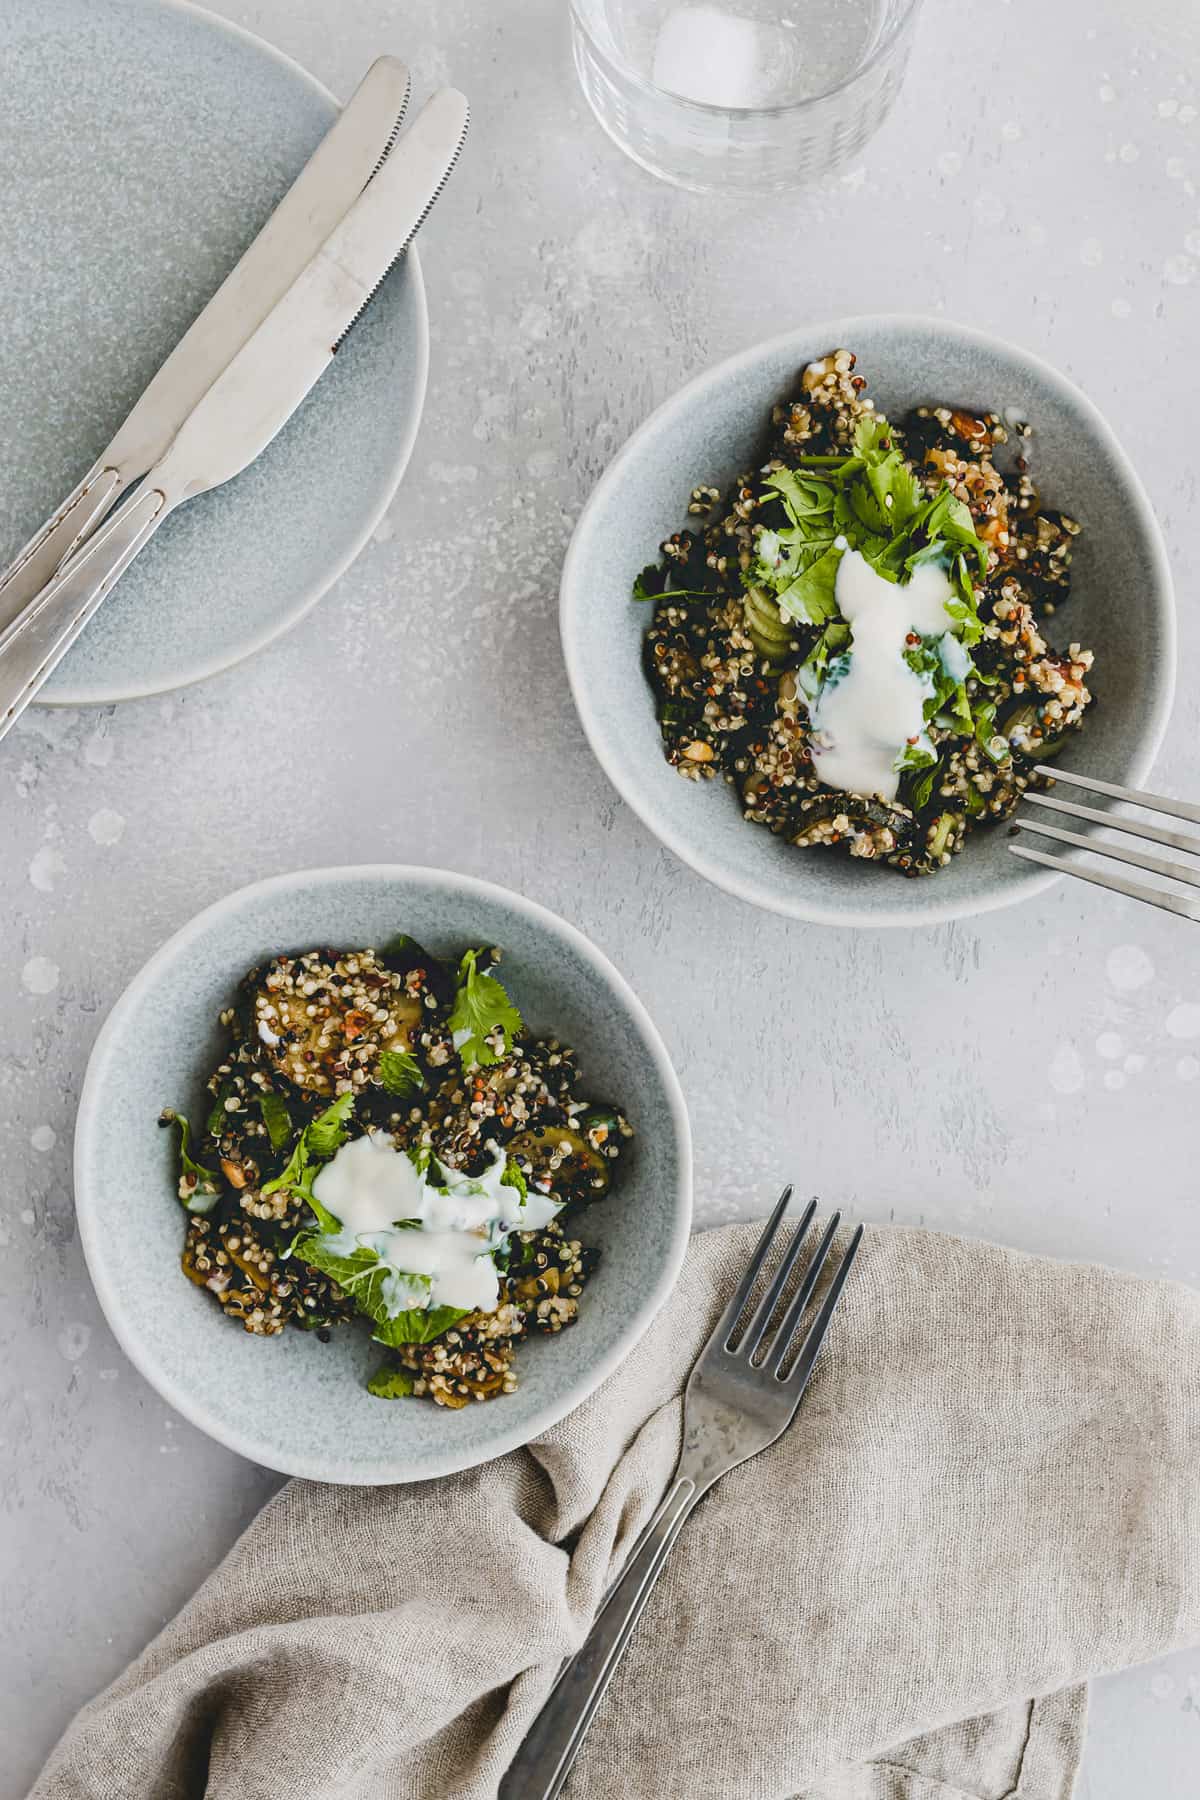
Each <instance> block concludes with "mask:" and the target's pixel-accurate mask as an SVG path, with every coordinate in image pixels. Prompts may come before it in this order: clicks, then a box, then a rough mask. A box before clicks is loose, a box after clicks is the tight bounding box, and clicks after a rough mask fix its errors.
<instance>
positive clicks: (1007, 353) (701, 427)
mask: <svg viewBox="0 0 1200 1800" xmlns="http://www.w3.org/2000/svg"><path fill="white" fill-rule="evenodd" d="M843 345H844V346H846V347H847V348H849V349H851V350H854V351H857V353H858V357H859V366H860V368H861V370H862V373H863V374H864V375H866V377H867V379H868V382H869V384H870V390H869V391H870V393H871V394H872V395H873V397H874V399H875V401H876V404H877V405H878V406H879V407H880V409H881V410H882V411H884V412H890V413H893V414H897V413H900V412H901V411H903V410H904V409H905V408H906V407H909V406H913V405H915V404H918V403H919V402H921V401H925V400H931V399H932V400H950V401H959V402H961V403H963V404H965V405H968V406H974V407H979V408H987V409H990V410H993V411H1001V410H1007V409H1009V408H1012V409H1015V411H1016V413H1017V414H1019V415H1020V416H1021V417H1023V418H1026V419H1028V420H1029V421H1030V422H1031V423H1032V425H1033V427H1034V438H1033V449H1032V457H1033V472H1034V475H1035V478H1036V480H1037V481H1038V484H1039V486H1040V487H1041V489H1042V491H1043V493H1044V494H1045V496H1046V498H1047V500H1048V502H1049V503H1050V504H1051V505H1053V506H1058V507H1061V508H1062V510H1063V511H1064V512H1068V513H1070V514H1072V515H1073V516H1074V517H1075V518H1077V519H1079V520H1080V521H1081V522H1082V524H1083V527H1084V533H1083V535H1082V537H1081V538H1080V540H1079V545H1078V551H1077V557H1076V562H1075V586H1074V597H1073V598H1072V600H1071V601H1070V603H1069V605H1068V606H1066V607H1064V608H1062V609H1061V610H1060V612H1059V613H1058V615H1057V616H1056V617H1055V619H1054V620H1053V625H1052V629H1053V636H1054V639H1055V640H1056V641H1059V640H1061V641H1062V642H1064V643H1065V642H1067V641H1069V640H1071V639H1078V640H1079V641H1080V642H1081V643H1083V644H1087V645H1091V646H1092V648H1094V650H1095V652H1096V666H1095V670H1094V680H1093V682H1092V684H1091V685H1092V687H1093V691H1094V693H1095V696H1096V705H1095V711H1094V713H1093V714H1092V715H1091V717H1090V718H1089V722H1088V725H1087V727H1086V728H1085V730H1084V731H1083V733H1082V734H1081V736H1080V738H1079V739H1078V741H1077V742H1076V743H1073V744H1072V746H1071V748H1070V750H1069V752H1068V753H1067V754H1068V757H1069V762H1070V766H1071V767H1072V768H1075V769H1079V770H1080V771H1081V772H1083V773H1087V774H1092V775H1099V776H1102V777H1105V778H1107V779H1108V780H1110V781H1118V782H1125V783H1129V784H1134V785H1136V784H1137V783H1139V782H1141V781H1143V780H1144V779H1145V777H1146V775H1147V774H1148V772H1149V769H1150V766H1151V763H1152V762H1153V760H1154V755H1155V752H1156V751H1157V749H1158V745H1159V742H1160V740H1161V738H1162V734H1163V731H1164V729H1165V727H1166V722H1167V717H1168V714H1169V712H1170V706H1171V697H1172V693H1173V690H1174V681H1175V617H1174V602H1173V598H1172V591H1171V577H1170V571H1169V569H1168V566H1167V558H1166V552H1165V550H1164V548H1163V542H1162V536H1161V533H1160V531H1159V529H1158V525H1157V523H1156V521H1155V518H1154V515H1153V513H1152V512H1151V510H1150V505H1149V502H1148V501H1147V499H1146V495H1145V493H1144V491H1143V489H1142V486H1141V483H1140V482H1139V480H1138V478H1137V476H1136V475H1135V474H1134V471H1133V469H1132V467H1131V466H1130V463H1129V460H1128V458H1127V457H1126V456H1125V454H1124V452H1123V451H1122V449H1121V447H1120V445H1119V444H1118V443H1117V441H1116V439H1115V438H1114V437H1113V434H1112V432H1111V431H1110V430H1109V428H1108V426H1107V425H1106V424H1105V422H1104V420H1103V419H1102V418H1101V417H1100V414H1099V413H1098V412H1097V411H1096V409H1095V407H1094V406H1093V405H1092V404H1091V402H1090V401H1089V400H1086V399H1085V398H1084V396H1083V395H1082V394H1081V393H1080V392H1079V391H1078V389H1077V388H1075V387H1073V386H1072V385H1071V383H1070V382H1068V381H1066V380H1064V378H1063V377H1062V376H1061V375H1058V374H1056V373H1055V371H1054V370H1053V369H1051V368H1049V367H1047V365H1046V364H1045V363H1043V362H1040V361H1039V360H1038V359H1037V358H1036V357H1034V356H1031V355H1029V354H1028V352H1027V351H1024V350H1019V349H1016V348H1015V347H1014V346H1013V345H1011V344H1004V343H1001V342H1000V341H999V340H998V339H996V338H991V337H986V336H984V334H983V333H981V332H978V331H968V330H966V329H964V328H963V327H962V326H958V325H949V324H946V323H945V322H944V321H942V320H939V319H922V318H897V317H884V318H862V319H834V320H831V321H827V322H826V323H824V324H817V325H809V326H804V327H803V328H802V329H798V330H795V331H791V332H788V333H787V335H786V336H784V337H778V338H774V339H772V340H771V342H770V343H767V344H760V345H757V346H756V347H755V348H754V349H752V350H747V351H744V352H743V353H742V354H741V355H740V356H735V357H732V358H731V359H730V360H729V361H728V362H724V363H721V364H719V365H718V367H717V368H715V369H710V370H709V371H708V372H707V373H706V374H704V375H701V376H699V377H698V378H697V379H696V380H695V381H693V382H691V383H690V384H689V385H688V386H687V387H685V388H684V389H683V390H682V392H681V393H678V394H676V395H675V397H674V399H672V400H668V401H667V402H666V404H665V405H664V406H661V407H660V408H659V409H658V411H657V412H656V413H654V414H652V416H651V417H650V418H649V419H648V420H647V421H646V423H645V424H644V425H643V426H642V427H641V429H640V430H638V431H636V432H635V433H634V435H633V436H632V437H631V438H630V440H629V442H628V443H627V444H626V445H625V447H624V448H623V449H622V450H621V451H620V452H619V453H618V455H617V456H616V458H615V459H614V461H613V463H612V464H611V466H610V467H609V469H608V470H607V471H606V473H605V474H604V476H603V478H602V479H601V481H600V483H599V484H598V486H597V487H596V490H595V492H594V493H593V494H592V496H591V498H590V499H589V501H588V503H587V506H586V507H585V508H584V511H583V514H582V516H581V518H580V520H579V523H578V525H577V526H576V529H575V535H574V537H573V538H572V540H571V546H570V549H569V551H568V554H567V559H566V564H565V566H564V569H563V580H562V609H561V621H562V637H563V650H564V654H565V656H566V663H567V671H568V674H569V676H570V680H571V687H572V690H573V692H574V695H575V704H576V706H577V707H578V709H579V715H580V718H581V719H582V721H583V727H584V730H585V731H586V732H587V735H588V737H589V739H590V740H591V745H592V748H593V750H594V751H595V753H596V755H597V757H598V758H599V760H600V762H601V764H602V765H603V767H604V769H605V772H606V773H607V775H608V777H609V779H610V780H611V781H612V783H613V785H614V787H616V788H617V790H618V792H619V793H620V794H621V795H622V796H623V797H624V798H625V799H626V800H627V801H628V802H629V804H630V806H632V807H633V809H634V811H635V812H636V813H638V815H639V816H640V817H641V818H642V820H643V821H644V822H645V823H646V824H647V825H648V826H649V827H650V829H651V830H652V831H653V832H655V833H656V834H657V835H658V836H659V837H660V838H661V839H662V841H663V842H664V843H665V844H667V845H669V846H670V848H671V849H672V850H674V851H675V853H676V854H677V855H678V856H681V857H682V858H683V859H684V861H685V862H688V863H690V864H691V866H692V867H693V868H694V869H696V870H698V871H699V873H700V874H701V875H705V876H707V877H708V879H709V880H710V881H713V882H715V883H716V884H717V886H718V887H722V888H725V889H726V890H727V891H728V892H729V893H731V894H736V895H738V896H739V897H740V898H741V899H743V900H750V901H752V902H753V903H754V904H755V905H756V906H763V907H767V908H768V909H769V910H770V911H772V912H779V913H785V914H788V915H790V916H791V917H792V918H797V919H814V920H817V921H819V922H821V923H824V924H834V925H916V924H927V923H931V922H933V921H936V920H942V919H954V918H961V917H963V916H964V915H966V914H968V913H979V912H987V911H990V910H991V909H992V908H993V907H997V906H1006V905H1008V904H1009V903H1010V902H1012V901H1014V900H1023V899H1028V898H1029V897H1030V896H1032V895H1034V894H1037V893H1040V892H1042V891H1043V890H1044V889H1045V888H1046V887H1047V886H1049V885H1050V883H1051V882H1053V881H1054V880H1056V879H1058V878H1057V877H1056V876H1054V875H1052V874H1048V873H1044V872H1042V871H1040V870H1038V871H1035V870H1034V869H1033V868H1032V867H1031V866H1030V865H1029V864H1027V863H1023V862H1021V861H1020V860H1019V859H1018V858H1017V857H1015V856H1010V855H1009V853H1008V851H1007V849H1006V848H1005V837H1004V833H1003V832H1000V831H996V832H981V833H978V834H976V836H975V837H974V839H973V840H972V841H969V842H968V844H967V846H966V849H965V850H964V852H963V854H962V855H961V856H958V857H955V859H954V861H953V863H952V864H951V865H950V867H948V868H947V869H945V870H943V871H942V872H941V873H940V874H939V875H936V876H933V877H927V878H925V879H922V880H913V881H906V880H905V879H904V878H903V877H902V876H900V875H899V874H898V873H897V872H895V871H894V870H890V869H887V868H883V867H876V866H864V865H863V864H862V863H858V862H851V861H850V860H849V859H847V858H842V857H838V856H833V855H830V854H827V853H824V852H821V851H819V850H810V851H807V852H802V851H797V850H795V849H794V848H792V847H791V846H789V845H787V844H785V843H783V842H781V841H780V840H779V839H778V838H775V837H772V835H771V834H770V832H768V831H766V830H764V829H763V828H762V827H757V826H750V825H747V824H746V823H745V822H744V821H743V819H742V816H741V812H740V809H739V807H738V804H737V801H736V799H735V797H734V795H733V794H732V793H731V792H730V791H729V790H728V789H727V788H726V787H725V786H724V784H717V783H712V784H709V783H705V784H703V785H697V784H695V783H692V782H685V781H683V780H681V779H680V777H679V776H678V775H677V774H676V773H675V771H674V770H673V769H672V768H670V767H669V765H668V764H667V763H666V762H665V761H664V759H663V755H662V748H661V742H660V738H659V731H658V725H657V722H656V719H655V715H654V705H653V700H652V696H651V691H650V688H649V686H648V685H647V682H646V679H645V676H644V674H643V672H642V667H641V642H642V634H643V631H644V629H645V626H646V623H647V619H646V608H645V607H644V606H643V605H638V604H635V603H633V602H632V601H631V600H630V597H629V591H630V585H631V583H632V581H633V578H634V576H635V575H636V574H637V572H638V570H639V569H641V568H642V566H643V565H644V564H645V563H647V562H650V561H652V560H653V559H654V557H655V554H656V551H657V547H658V545H659V543H660V542H661V541H662V539H663V538H665V537H667V536H668V535H669V534H670V533H671V532H673V531H677V530H679V529H680V527H681V526H682V525H684V524H685V523H686V506H687V496H688V492H689V490H690V489H691V488H692V487H693V486H694V485H695V484H696V483H697V482H702V481H713V482H716V483H718V484H720V485H722V486H725V485H727V484H728V483H729V482H730V481H731V480H732V479H733V477H734V476H735V475H737V474H738V473H739V472H741V471H742V470H744V469H746V468H747V467H752V466H753V465H754V462H755V460H756V458H757V457H758V456H759V454H760V453H761V449H762V445H763V441H764V435H765V432H764V426H765V422H766V421H767V419H768V417H769V412H770V407H771V405H772V404H773V402H775V401H777V400H780V399H783V398H784V397H786V396H787V395H788V394H789V393H790V392H791V391H792V390H793V388H794V385H795V382H796V378H797V375H798V372H799V370H800V369H801V368H802V367H803V365H804V364H805V363H807V362H810V361H811V360H812V359H813V358H814V357H816V356H819V355H822V354H823V353H824V352H825V351H827V350H830V349H833V348H834V347H835V346H843Z"/></svg>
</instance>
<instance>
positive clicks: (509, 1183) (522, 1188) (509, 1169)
mask: <svg viewBox="0 0 1200 1800" xmlns="http://www.w3.org/2000/svg"><path fill="white" fill-rule="evenodd" d="M500 1186H501V1187H511V1188H516V1190H517V1192H518V1193H519V1194H520V1196H521V1205H522V1206H524V1204H525V1202H526V1200H527V1199H528V1198H529V1183H528V1182H527V1181H526V1179H525V1177H524V1175H523V1174H522V1172H521V1165H520V1163H516V1162H514V1161H513V1160H512V1157H511V1156H510V1157H509V1159H508V1161H507V1162H506V1163H505V1165H504V1173H503V1175H502V1176H501V1177H500Z"/></svg>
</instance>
